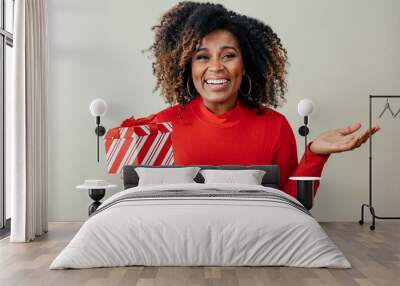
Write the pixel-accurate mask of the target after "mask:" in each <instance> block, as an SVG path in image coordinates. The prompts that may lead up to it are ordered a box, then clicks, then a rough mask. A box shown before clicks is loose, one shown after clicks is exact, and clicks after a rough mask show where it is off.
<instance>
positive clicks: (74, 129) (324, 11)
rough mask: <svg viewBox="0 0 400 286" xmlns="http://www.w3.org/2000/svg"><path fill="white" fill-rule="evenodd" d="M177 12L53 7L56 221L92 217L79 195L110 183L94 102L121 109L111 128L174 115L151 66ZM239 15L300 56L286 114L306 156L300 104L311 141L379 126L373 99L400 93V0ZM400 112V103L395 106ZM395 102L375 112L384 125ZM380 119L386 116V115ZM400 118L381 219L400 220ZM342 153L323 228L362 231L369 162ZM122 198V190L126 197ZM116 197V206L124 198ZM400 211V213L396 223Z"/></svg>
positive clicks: (386, 142)
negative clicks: (347, 224) (89, 186)
mask: <svg viewBox="0 0 400 286" xmlns="http://www.w3.org/2000/svg"><path fill="white" fill-rule="evenodd" d="M175 3H177V1H146V2H141V3H138V1H130V0H118V1H107V0H85V1H82V0H49V1H48V17H49V39H50V84H49V120H50V122H49V136H50V138H49V146H50V150H49V152H50V154H49V165H50V174H49V219H50V220H51V221H77V220H84V219H85V218H86V217H87V206H88V205H89V204H90V199H89V198H88V196H87V192H86V191H78V190H76V189H75V185H77V184H79V183H81V182H82V181H83V180H84V179H88V178H105V179H107V180H110V181H111V182H114V183H117V184H119V185H120V186H121V180H120V178H119V177H118V176H112V175H108V174H106V172H105V169H106V166H105V163H104V147H103V146H101V148H102V149H101V150H102V155H103V156H102V158H101V162H100V164H98V163H97V161H96V137H95V134H94V127H95V120H94V118H92V117H91V115H90V114H89V110H88V106H89V103H90V101H91V100H92V99H94V98H97V97H100V98H103V99H105V100H106V101H107V102H108V104H109V112H108V114H107V116H106V117H105V118H104V120H103V122H102V123H104V126H105V127H106V128H109V127H115V126H117V125H118V124H119V123H120V122H121V120H122V119H124V118H126V117H128V116H130V115H132V114H133V115H135V116H136V117H140V116H145V115H148V114H150V113H153V112H156V111H158V110H161V109H163V108H164V107H166V106H167V105H166V104H165V103H164V102H163V100H162V99H161V98H160V97H159V96H158V93H155V94H153V93H152V90H153V87H154V85H155V78H154V77H153V75H152V70H151V60H150V59H148V58H147V56H146V55H144V54H142V53H141V51H142V50H143V49H146V48H148V47H149V46H150V45H151V43H152V40H153V33H152V31H151V26H152V25H154V24H156V23H157V21H158V18H159V17H160V16H161V14H162V13H163V12H164V11H166V10H167V9H168V8H170V7H171V6H172V5H173V4H175ZM220 3H222V4H224V5H225V6H226V7H227V8H230V9H233V10H235V11H237V12H240V13H242V14H246V15H248V16H252V17H256V18H258V19H260V20H263V21H264V22H266V23H268V24H269V25H270V26H271V27H272V28H273V29H274V31H276V33H277V34H278V35H279V36H280V38H281V39H282V42H283V44H284V46H285V47H286V49H287V51H288V55H289V61H290V67H289V76H288V88H289V92H288V94H287V98H288V102H287V104H286V105H285V106H284V107H283V108H281V109H278V111H279V112H281V113H283V114H284V115H286V116H287V118H288V120H289V121H290V123H291V124H292V127H293V130H294V132H295V134H296V138H297V143H298V153H299V157H300V156H301V155H302V153H303V150H304V147H303V145H304V143H303V137H301V136H299V135H298V132H297V129H298V128H299V126H300V125H301V123H302V119H301V118H300V117H299V116H298V115H297V103H298V101H299V100H300V99H302V98H310V99H312V100H313V101H314V102H315V104H316V110H315V111H314V113H313V114H312V115H311V117H310V127H311V133H310V139H312V138H315V136H317V135H318V134H319V133H321V132H323V131H326V130H330V129H334V128H341V127H345V126H346V125H348V124H350V123H352V122H361V123H362V124H363V128H364V127H366V126H367V124H368V95H369V94H400V37H399V30H400V16H399V13H398V11H400V1H396V0H392V1H388V0H387V1H372V0H368V1H367V0H353V1H348V0H340V1H328V0H324V1H312V0H303V1H297V0H286V1H272V0H269V1H265V0H258V1H239V0H237V1H234V0H226V1H220ZM392 102H393V103H392V104H393V106H395V111H397V110H398V109H399V108H400V99H398V100H397V101H396V100H393V101H392ZM383 105H384V101H376V102H375V103H374V109H375V110H374V122H375V121H378V120H377V114H379V112H380V109H381V108H383ZM378 109H379V110H378ZM398 120H400V116H399V118H397V119H390V118H389V117H386V118H382V119H380V120H379V122H380V123H381V126H382V128H383V129H382V130H381V131H380V133H379V134H377V136H376V137H375V138H376V139H374V145H373V146H374V156H373V158H374V161H373V166H374V174H373V185H374V194H375V195H374V204H375V207H376V209H377V212H378V214H379V215H399V214H398V211H399V208H398V204H399V203H400V190H399V182H400V179H399V178H398V177H399V176H398V174H397V170H398V163H400V158H399V157H400V154H399V151H398V146H399V142H400V138H399V137H400V130H399V129H400V128H399V123H398ZM368 148H369V145H368V144H365V145H363V146H362V147H361V148H359V149H356V150H355V151H353V152H347V153H340V154H333V155H331V158H330V159H329V161H328V162H327V164H326V165H325V169H324V172H323V179H322V182H321V186H320V189H319V192H318V195H317V197H316V202H315V207H314V209H313V211H312V212H313V214H314V215H315V217H316V218H317V219H318V220H320V221H355V220H358V219H359V213H360V206H361V203H363V202H367V199H368V151H369V149H368ZM114 192H115V191H114ZM114 192H109V193H108V195H110V194H112V193H114ZM396 212H397V213H396Z"/></svg>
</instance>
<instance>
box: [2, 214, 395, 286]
mask: <svg viewBox="0 0 400 286" xmlns="http://www.w3.org/2000/svg"><path fill="white" fill-rule="evenodd" d="M321 225H322V226H323V228H324V229H325V231H326V232H327V233H328V235H329V236H330V237H331V238H332V240H333V241H335V243H336V244H337V245H338V247H339V248H340V249H341V250H342V251H343V252H344V254H345V256H346V257H347V258H348V259H349V261H350V262H351V263H352V265H353V268H352V269H347V270H344V269H306V268H294V267H293V268H291V267H119V268H99V269H85V270H48V267H49V265H50V263H51V261H52V260H53V259H54V258H55V256H56V255H57V254H58V253H59V252H60V251H61V250H62V249H63V247H65V246H66V244H67V242H68V241H69V240H70V239H71V238H72V237H73V235H74V234H75V233H76V232H77V230H78V229H79V227H80V226H81V223H50V227H49V229H50V230H49V233H48V234H47V235H45V236H44V237H42V238H40V239H38V240H36V241H34V242H32V243H18V244H16V243H12V244H10V243H9V239H8V238H5V239H3V240H1V241H0V285H1V286H8V285H12V286H17V285H29V286H34V285H57V286H61V285H68V286H75V285H96V286H97V285H137V286H139V285H140V286H150V285H167V286H179V285H227V286H234V285H246V286H247V285H255V286H261V285H290V286H292V285H296V286H297V285H346V286H351V285H384V286H390V285H396V286H398V285H400V222H395V221H392V222H389V221H378V224H377V228H376V230H375V231H370V230H369V228H368V225H363V226H360V225H359V224H358V223H322V224H321Z"/></svg>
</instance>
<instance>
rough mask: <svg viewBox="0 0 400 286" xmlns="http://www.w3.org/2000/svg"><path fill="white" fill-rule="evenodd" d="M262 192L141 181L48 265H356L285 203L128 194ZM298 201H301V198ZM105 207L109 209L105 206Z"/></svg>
mask: <svg viewBox="0 0 400 286" xmlns="http://www.w3.org/2000/svg"><path fill="white" fill-rule="evenodd" d="M207 188H216V189H218V190H221V191H224V190H226V191H233V190H236V191H239V190H246V189H249V190H262V191H268V192H272V193H275V194H278V195H281V196H284V197H286V198H288V199H290V200H291V201H293V202H297V200H295V199H293V198H292V197H291V196H289V195H287V194H285V193H283V192H281V191H279V190H276V189H273V188H268V187H263V186H254V185H240V184H197V183H189V184H174V185H157V186H138V187H135V188H131V189H128V190H125V191H122V192H119V193H117V194H115V195H113V196H111V197H110V198H108V199H107V200H105V201H104V202H103V204H102V205H101V206H100V208H99V210H101V208H104V209H103V211H99V212H98V213H97V214H95V215H94V216H92V217H90V218H89V219H88V220H87V221H86V222H85V223H84V224H83V225H82V227H81V228H80V230H79V231H78V233H77V234H76V235H75V237H74V238H73V239H72V240H71V242H70V243H69V244H68V245H67V246H66V247H65V248H64V250H63V251H62V252H61V253H60V254H59V255H58V256H57V257H56V259H54V261H53V262H52V264H51V265H50V269H63V268H90V267H111V266H127V265H146V266H188V265H191V266H194V265H199V266H200V265H204V266H206V265H214V266H216V265H218V266H241V265H247V266H269V265H270V266H294V267H332V268H351V265H350V263H349V262H348V260H347V259H346V258H345V257H344V255H343V254H342V252H341V251H340V250H339V249H338V248H337V247H336V245H335V244H334V243H333V242H332V241H331V239H330V238H329V237H328V236H327V235H326V233H325V231H324V230H323V229H322V228H321V227H320V225H319V224H318V222H317V221H316V220H315V219H314V218H313V217H312V216H310V215H308V214H306V213H304V212H302V211H300V210H299V209H297V208H295V207H293V206H291V205H288V204H284V203H279V202H274V201H273V200H272V201H266V200H263V199H258V198H231V197H226V198H213V197H207V198H205V197H201V198H198V197H185V198H152V199H142V200H132V201H121V202H119V203H115V204H112V202H113V201H115V200H116V199H118V198H120V197H122V196H125V195H127V194H129V193H134V194H137V193H136V192H141V191H142V192H143V191H163V190H198V191H202V190H203V191H206V190H205V189H207ZM297 203H298V202H297ZM107 206H108V207H107Z"/></svg>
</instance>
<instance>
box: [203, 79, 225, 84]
mask: <svg viewBox="0 0 400 286" xmlns="http://www.w3.org/2000/svg"><path fill="white" fill-rule="evenodd" d="M226 82H228V80H226V79H207V80H206V83H209V84H222V83H226Z"/></svg>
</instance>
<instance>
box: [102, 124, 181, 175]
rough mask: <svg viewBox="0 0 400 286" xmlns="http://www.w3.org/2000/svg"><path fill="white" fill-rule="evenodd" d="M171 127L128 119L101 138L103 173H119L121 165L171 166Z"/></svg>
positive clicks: (172, 162) (172, 160)
mask: <svg viewBox="0 0 400 286" xmlns="http://www.w3.org/2000/svg"><path fill="white" fill-rule="evenodd" d="M171 133H172V124H171V123H170V122H163V123H154V122H152V121H151V119H149V118H139V119H134V118H129V119H126V120H125V121H124V122H122V124H121V127H116V128H111V129H109V130H108V131H107V133H106V135H105V137H104V145H105V149H106V159H107V171H108V172H109V173H120V172H121V171H122V167H123V166H125V165H132V164H135V165H151V166H159V165H173V164H174V157H173V152H172V142H171Z"/></svg>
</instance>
